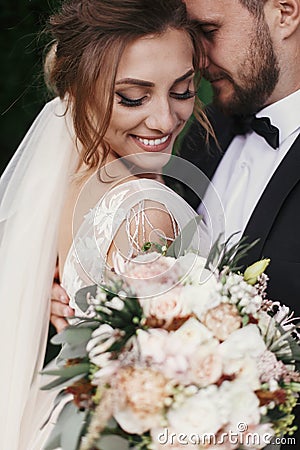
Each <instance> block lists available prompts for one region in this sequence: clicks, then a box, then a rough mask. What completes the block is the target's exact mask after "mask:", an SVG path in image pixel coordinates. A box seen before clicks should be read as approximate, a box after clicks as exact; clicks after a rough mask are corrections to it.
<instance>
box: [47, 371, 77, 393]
mask: <svg viewBox="0 0 300 450" xmlns="http://www.w3.org/2000/svg"><path fill="white" fill-rule="evenodd" d="M81 378H82V374H80V375H77V376H76V377H72V378H67V377H59V378H56V379H55V380H53V381H51V382H50V383H48V384H46V385H44V386H42V387H41V388H40V389H41V390H42V391H49V390H50V389H54V388H58V387H68V386H70V385H71V384H73V383H75V381H77V380H80V379H81Z"/></svg>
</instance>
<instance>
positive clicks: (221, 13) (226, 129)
mask: <svg viewBox="0 0 300 450" xmlns="http://www.w3.org/2000/svg"><path fill="white" fill-rule="evenodd" d="M185 3H186V5H187V9H188V12H189V14H190V16H191V18H192V19H193V20H195V22H196V23H197V24H198V26H199V30H200V35H201V36H202V42H203V44H204V47H205V50H206V54H207V59H206V65H205V73H204V74H205V77H206V78H207V79H208V80H209V81H210V82H211V84H212V88H213V92H214V102H213V105H212V106H210V107H209V108H208V109H207V112H208V115H209V118H210V120H211V122H212V124H213V127H214V130H215V133H216V136H217V138H218V141H219V145H220V147H221V149H220V148H218V147H217V146H216V144H215V142H213V140H211V142H210V146H209V148H207V146H206V145H205V143H204V142H203V141H202V142H201V137H200V138H199V136H201V130H200V129H199V128H200V127H199V124H198V123H196V122H194V123H193V124H192V126H191V128H190V130H189V133H188V135H187V137H186V138H185V141H184V143H183V149H182V150H183V151H182V153H181V156H183V157H184V158H187V159H189V160H191V161H192V162H193V163H194V164H196V165H197V166H198V167H199V168H200V169H201V170H202V171H204V172H205V173H206V174H207V176H208V177H209V178H210V179H212V182H213V184H214V186H215V187H216V189H217V191H218V193H219V195H220V197H221V200H222V203H223V206H224V209H225V218H226V228H225V232H226V235H227V236H230V235H231V233H233V232H237V231H239V232H240V233H239V235H238V236H239V237H240V236H241V235H244V236H247V237H248V240H249V242H252V241H253V240H255V239H257V238H260V241H259V243H258V245H256V246H255V247H253V249H252V250H251V251H250V252H249V253H248V255H247V257H246V258H245V259H244V261H243V263H244V265H248V264H251V263H252V262H253V261H255V260H257V259H260V258H262V257H269V258H270V259H271V263H270V266H269V268H268V270H267V273H268V275H269V277H270V280H269V287H268V296H269V298H270V299H272V300H279V301H282V302H283V303H285V304H287V305H288V306H289V307H291V308H292V309H293V310H294V311H295V313H296V316H297V317H299V315H300V0H185ZM254 115H255V116H256V117H257V118H258V117H259V118H260V120H259V121H258V120H256V119H254V120H253V116H254ZM262 118H264V119H262ZM193 206H194V207H195V208H197V204H196V203H195V204H194V205H193ZM206 206H207V207H208V209H209V198H207V203H206ZM200 211H201V212H202V213H203V212H205V210H204V209H203V208H202V207H201V206H200ZM212 214H213V212H212ZM212 219H213V218H212ZM295 424H296V425H298V431H297V433H296V434H295V435H294V436H293V437H294V438H295V439H296V445H288V444H286V445H283V446H281V448H282V450H287V449H293V448H298V446H297V443H298V444H299V442H300V433H299V428H300V414H299V407H298V411H297V413H296V419H295Z"/></svg>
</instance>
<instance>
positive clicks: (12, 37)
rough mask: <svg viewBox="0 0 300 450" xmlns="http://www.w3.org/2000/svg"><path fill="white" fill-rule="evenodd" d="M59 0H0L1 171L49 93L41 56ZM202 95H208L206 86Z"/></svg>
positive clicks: (205, 85)
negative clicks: (44, 29) (47, 29)
mask: <svg viewBox="0 0 300 450" xmlns="http://www.w3.org/2000/svg"><path fill="white" fill-rule="evenodd" d="M60 3H61V0H0V23H1V27H0V33H1V39H0V45H1V47H0V52H1V53H0V55H1V60H2V64H1V67H2V68H1V70H0V96H1V97H0V136H1V137H0V139H1V146H0V149H1V150H0V173H2V171H3V170H4V168H5V166H6V165H7V163H8V161H9V159H10V158H11V156H12V154H13V153H14V151H15V150H16V148H17V147H18V144H19V143H20V141H21V140H22V137H23V136H24V134H25V133H26V131H27V129H28V128H29V126H30V124H31V122H32V120H33V119H34V117H35V116H36V115H37V113H38V112H39V111H40V109H41V108H42V106H43V105H44V103H45V102H46V101H47V100H48V99H49V95H48V93H47V90H46V89H45V86H44V79H43V68H42V60H43V53H44V49H45V46H46V44H47V37H46V35H45V34H43V33H42V30H43V28H44V26H45V23H46V21H47V18H48V16H49V15H50V14H51V13H52V12H53V11H55V10H56V9H57V7H58V6H59V4H60ZM200 95H201V98H202V99H203V101H204V102H207V101H209V99H210V96H211V94H210V89H209V86H208V85H207V84H206V83H204V84H203V85H202V86H201V93H200Z"/></svg>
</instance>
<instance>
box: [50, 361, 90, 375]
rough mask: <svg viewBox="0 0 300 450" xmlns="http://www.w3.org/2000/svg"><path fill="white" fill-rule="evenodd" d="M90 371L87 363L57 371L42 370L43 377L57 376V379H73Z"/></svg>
mask: <svg viewBox="0 0 300 450" xmlns="http://www.w3.org/2000/svg"><path fill="white" fill-rule="evenodd" d="M89 369H90V365H89V363H79V364H74V365H72V366H68V367H61V368H58V369H51V370H43V371H42V373H43V374H45V375H57V376H58V377H65V378H70V377H75V376H76V375H80V374H85V373H88V372H89Z"/></svg>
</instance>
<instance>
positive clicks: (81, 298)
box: [75, 284, 98, 312]
mask: <svg viewBox="0 0 300 450" xmlns="http://www.w3.org/2000/svg"><path fill="white" fill-rule="evenodd" d="M97 288H98V286H97V285H96V284H94V285H92V286H87V287H84V288H82V289H79V291H77V292H76V294H75V303H76V304H77V305H78V306H79V308H80V309H81V311H83V312H85V311H86V310H87V308H88V306H89V305H88V302H87V299H86V298H87V295H88V294H90V295H91V296H92V297H94V298H95V297H96V294H97Z"/></svg>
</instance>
